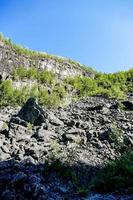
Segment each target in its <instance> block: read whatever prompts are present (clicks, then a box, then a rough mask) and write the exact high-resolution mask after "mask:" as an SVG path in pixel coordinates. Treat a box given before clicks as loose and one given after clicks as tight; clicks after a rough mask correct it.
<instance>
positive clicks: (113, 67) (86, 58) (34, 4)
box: [0, 0, 133, 72]
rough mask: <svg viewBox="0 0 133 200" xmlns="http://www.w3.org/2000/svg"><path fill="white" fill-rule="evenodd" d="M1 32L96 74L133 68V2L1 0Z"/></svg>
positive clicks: (102, 0) (20, 42)
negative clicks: (96, 71)
mask: <svg viewBox="0 0 133 200" xmlns="http://www.w3.org/2000/svg"><path fill="white" fill-rule="evenodd" d="M0 32H2V33H3V34H4V35H5V36H7V37H9V38H11V39H12V40H13V41H14V42H15V43H18V44H22V45H24V46H26V47H29V48H31V49H33V50H40V51H45V52H47V53H51V54H54V55H59V56H63V57H67V58H72V59H74V60H77V61H79V62H81V63H83V64H85V65H88V66H91V67H94V68H95V69H97V70H98V71H102V72H115V71H118V70H126V69H129V68H131V67H133V0H0Z"/></svg>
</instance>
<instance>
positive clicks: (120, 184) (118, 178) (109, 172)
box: [90, 151, 133, 193]
mask: <svg viewBox="0 0 133 200" xmlns="http://www.w3.org/2000/svg"><path fill="white" fill-rule="evenodd" d="M132 180H133V152H132V151H128V152H126V153H125V154H124V155H122V157H121V158H119V159H116V160H114V161H113V162H112V163H109V164H107V166H106V167H105V168H104V169H103V170H102V171H101V172H99V173H98V175H97V176H96V177H95V179H94V180H93V181H92V183H91V186H90V188H91V189H93V190H95V191H97V192H112V191H120V190H122V189H127V192H129V193H130V192H133V181H132Z"/></svg>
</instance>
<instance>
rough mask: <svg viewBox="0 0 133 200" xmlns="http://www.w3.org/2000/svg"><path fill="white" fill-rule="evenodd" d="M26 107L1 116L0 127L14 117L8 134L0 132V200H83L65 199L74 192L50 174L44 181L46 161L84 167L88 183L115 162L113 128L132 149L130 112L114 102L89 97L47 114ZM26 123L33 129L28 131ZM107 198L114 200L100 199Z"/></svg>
mask: <svg viewBox="0 0 133 200" xmlns="http://www.w3.org/2000/svg"><path fill="white" fill-rule="evenodd" d="M28 101H31V102H28V103H26V104H25V105H24V107H23V108H22V109H21V111H20V112H19V113H18V111H17V110H15V111H14V110H13V109H12V108H8V109H1V110H0V118H1V121H6V122H8V121H9V119H8V118H9V116H11V114H13V115H14V113H18V114H16V115H14V116H13V117H12V119H11V121H10V126H9V131H8V134H7V132H6V134H4V133H3V131H2V132H0V160H1V162H0V199H10V197H11V199H13V198H14V199H15V198H18V199H24V200H25V199H26V200H28V199H27V198H29V197H30V198H31V199H40V200H41V199H52V198H53V199H61V200H63V199H64V196H65V195H66V196H65V198H67V199H68V200H69V199H73V200H81V199H82V198H80V197H77V196H76V197H74V196H72V195H71V196H70V197H69V196H68V194H69V195H70V193H74V190H73V189H72V186H71V185H70V190H69V187H68V190H67V191H66V190H64V189H62V188H63V187H64V185H63V183H62V182H61V181H60V180H56V173H55V171H54V170H53V171H54V172H53V174H52V175H51V173H50V174H49V173H48V174H47V176H46V177H45V176H44V172H45V170H46V171H47V169H46V168H45V167H46V166H45V164H44V163H46V161H47V159H48V158H49V156H50V155H53V156H55V157H56V158H61V159H62V161H63V162H65V160H67V159H68V160H69V161H70V162H71V163H74V164H77V165H78V167H79V166H80V164H81V163H82V164H83V165H86V166H87V168H90V171H89V172H88V174H89V175H88V174H87V176H89V179H90V178H91V177H92V176H94V171H95V172H97V170H98V168H99V167H102V166H103V165H104V164H105V163H106V162H107V161H108V160H110V159H111V160H112V159H114V158H115V157H117V153H116V151H115V144H112V142H110V139H109V134H110V132H111V131H112V128H113V126H115V127H116V129H118V130H121V133H122V136H123V138H124V144H125V145H127V146H128V147H132V144H133V123H132V121H133V112H132V111H124V110H121V109H117V108H116V107H114V106H113V105H114V104H115V102H114V101H113V100H109V99H104V98H101V97H99V98H98V97H88V98H85V99H81V100H80V101H79V102H76V103H73V104H70V105H69V106H68V107H66V108H61V109H58V110H54V111H53V110H46V111H45V113H44V111H43V110H42V109H41V108H40V107H39V106H38V104H37V103H36V101H35V99H32V100H28ZM27 104H28V108H27ZM98 105H101V106H103V107H97V106H98ZM87 108H88V109H87ZM90 108H92V109H90ZM104 108H106V109H104ZM4 115H5V116H4ZM31 118H32V120H31ZM39 118H41V120H40V121H39ZM30 120H31V121H30ZM28 122H29V123H31V122H32V124H33V125H37V126H29V127H28V126H27V123H28ZM38 122H41V123H39V124H38ZM70 147H71V148H70ZM53 153H54V154H53ZM52 159H53V157H52ZM2 160H8V161H7V162H2ZM18 161H19V162H18ZM39 163H42V164H43V167H41V166H40V164H39ZM94 169H95V170H94ZM93 170H94V171H93ZM83 171H84V170H83ZM13 180H14V183H12V181H13ZM5 185H6V187H5ZM1 188H2V189H1ZM60 188H61V189H60ZM20 191H21V193H20ZM16 195H17V196H16ZM28 195H29V196H28ZM27 196H28V197H27ZM97 197H98V198H99V199H100V198H101V196H100V195H99V194H97V195H92V196H91V197H90V199H96V198H97ZM109 198H112V199H113V197H111V196H110V195H108V196H104V199H109ZM88 199H89V197H88ZM96 200H97V199H96ZM123 200H125V199H123Z"/></svg>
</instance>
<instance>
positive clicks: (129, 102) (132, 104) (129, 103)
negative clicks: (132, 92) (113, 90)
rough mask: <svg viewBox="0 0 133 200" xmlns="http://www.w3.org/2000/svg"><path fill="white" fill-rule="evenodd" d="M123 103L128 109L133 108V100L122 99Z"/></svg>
mask: <svg viewBox="0 0 133 200" xmlns="http://www.w3.org/2000/svg"><path fill="white" fill-rule="evenodd" d="M122 104H123V105H124V106H125V107H126V109H128V110H133V100H132V99H131V100H126V101H122Z"/></svg>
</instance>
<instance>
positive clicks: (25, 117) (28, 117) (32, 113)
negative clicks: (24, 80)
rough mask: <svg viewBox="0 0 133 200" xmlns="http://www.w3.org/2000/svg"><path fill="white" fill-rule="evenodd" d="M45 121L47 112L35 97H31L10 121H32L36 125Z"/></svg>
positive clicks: (18, 122)
mask: <svg viewBox="0 0 133 200" xmlns="http://www.w3.org/2000/svg"><path fill="white" fill-rule="evenodd" d="M44 121H45V113H44V111H43V109H42V108H41V107H40V106H39V105H38V103H37V100H36V99H35V98H33V97H31V98H29V99H28V100H27V102H26V103H25V104H24V106H23V107H22V108H21V110H20V111H19V112H18V114H17V115H15V116H13V117H12V118H11V120H10V123H16V124H21V125H26V123H30V124H31V125H34V126H41V124H42V123H43V122H44Z"/></svg>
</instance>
